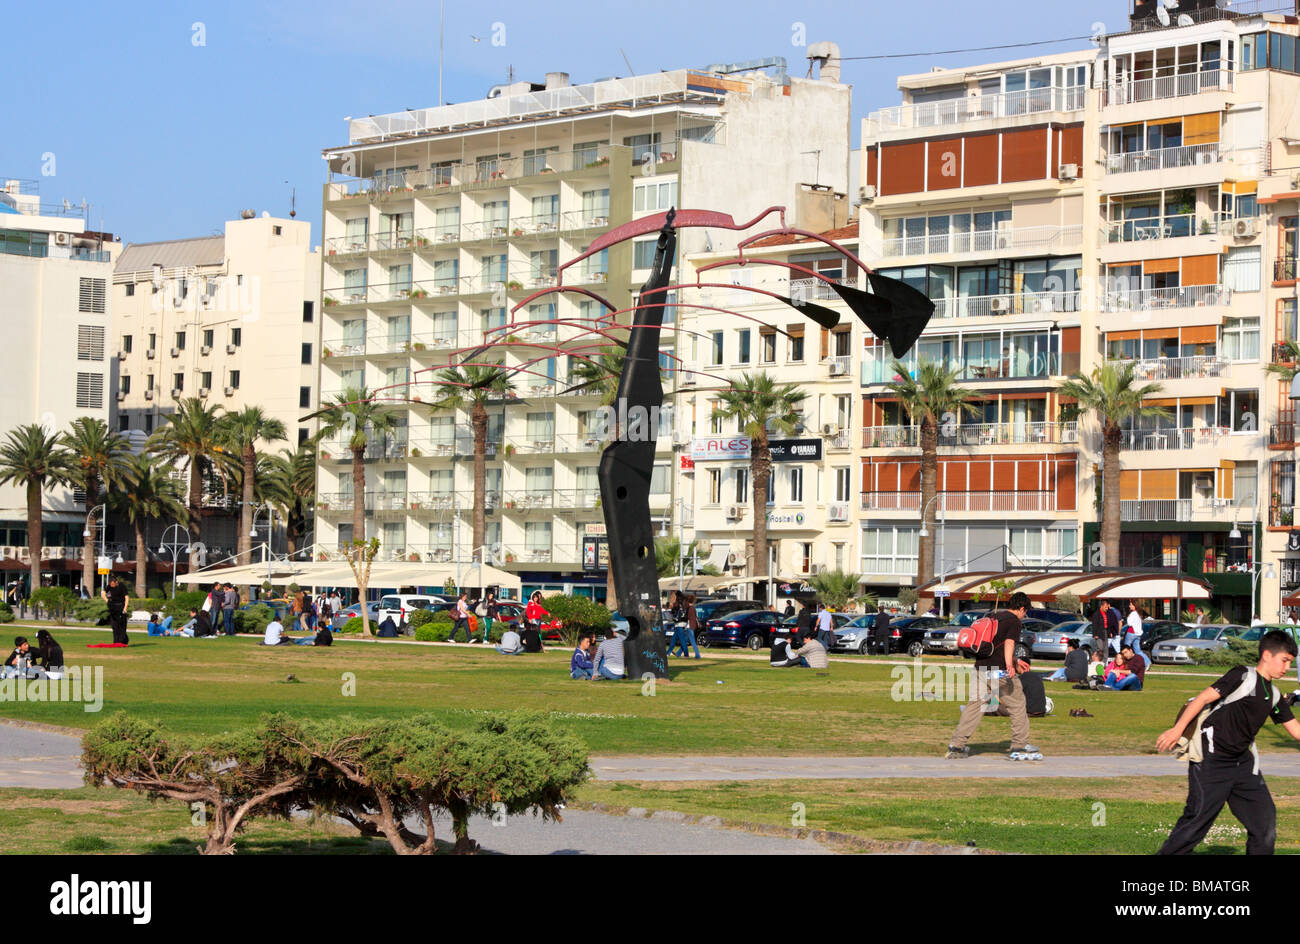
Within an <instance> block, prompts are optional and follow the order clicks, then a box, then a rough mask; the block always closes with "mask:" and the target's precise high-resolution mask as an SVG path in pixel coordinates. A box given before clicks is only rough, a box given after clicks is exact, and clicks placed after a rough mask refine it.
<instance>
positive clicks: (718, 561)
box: [703, 541, 731, 572]
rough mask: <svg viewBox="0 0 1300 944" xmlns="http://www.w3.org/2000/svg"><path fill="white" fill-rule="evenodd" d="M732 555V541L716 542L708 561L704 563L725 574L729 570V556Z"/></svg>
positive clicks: (710, 551) (710, 550)
mask: <svg viewBox="0 0 1300 944" xmlns="http://www.w3.org/2000/svg"><path fill="white" fill-rule="evenodd" d="M730 553H731V542H730V541H714V542H713V546H712V547H711V548H710V549H709V556H708V559H707V560H705V561H704V562H703V563H705V564H712V565H713V566H714V567H716V568H717V569H718V570H721V571H724V572H725V571H726V569H727V555H729V554H730Z"/></svg>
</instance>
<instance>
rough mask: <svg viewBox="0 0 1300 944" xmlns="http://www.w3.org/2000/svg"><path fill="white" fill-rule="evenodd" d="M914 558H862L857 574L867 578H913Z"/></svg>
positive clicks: (914, 573) (914, 570) (914, 571)
mask: <svg viewBox="0 0 1300 944" xmlns="http://www.w3.org/2000/svg"><path fill="white" fill-rule="evenodd" d="M916 562H917V558H915V557H875V556H870V557H862V558H861V559H860V561H859V564H858V573H860V574H865V575H866V576H869V577H915V576H916Z"/></svg>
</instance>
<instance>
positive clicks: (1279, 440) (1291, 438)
mask: <svg viewBox="0 0 1300 944" xmlns="http://www.w3.org/2000/svg"><path fill="white" fill-rule="evenodd" d="M1268 448H1270V449H1294V448H1295V420H1293V419H1292V420H1287V421H1285V422H1279V423H1273V424H1271V425H1270V426H1269V428H1268Z"/></svg>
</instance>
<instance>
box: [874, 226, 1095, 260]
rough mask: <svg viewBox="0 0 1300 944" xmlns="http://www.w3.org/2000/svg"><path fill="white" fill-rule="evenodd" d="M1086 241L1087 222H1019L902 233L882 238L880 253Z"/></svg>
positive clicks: (1065, 247) (1051, 248) (1062, 248)
mask: <svg viewBox="0 0 1300 944" xmlns="http://www.w3.org/2000/svg"><path fill="white" fill-rule="evenodd" d="M1082 244H1083V226H1082V225H1076V226H1019V227H1014V228H1013V227H1003V228H1000V229H996V230H992V229H989V230H976V231H975V232H967V233H940V234H934V235H930V236H898V237H894V238H892V239H886V240H883V241H882V242H881V249H880V254H881V255H882V256H884V257H886V258H890V257H895V256H923V255H941V254H945V255H962V254H967V253H983V252H1014V251H1023V252H1067V251H1069V250H1071V249H1075V250H1077V249H1079V248H1080V247H1081V246H1082Z"/></svg>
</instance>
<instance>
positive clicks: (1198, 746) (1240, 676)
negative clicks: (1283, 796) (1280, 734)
mask: <svg viewBox="0 0 1300 944" xmlns="http://www.w3.org/2000/svg"><path fill="white" fill-rule="evenodd" d="M1295 658H1296V644H1295V640H1293V639H1292V638H1291V637H1290V636H1289V635H1287V633H1286V632H1284V631H1282V630H1279V629H1275V630H1272V631H1271V632H1267V633H1265V634H1264V636H1263V638H1261V639H1260V641H1259V662H1257V663H1256V664H1255V666H1254V667H1253V668H1252V667H1250V666H1244V665H1239V666H1235V667H1234V668H1232V669H1229V670H1228V671H1227V672H1226V673H1225V674H1224V675H1223V677H1222V678H1220V679H1219V680H1218V681H1217V682H1215V683H1214V684H1212V685H1211V686H1210V687H1209V688H1207V689H1205V691H1203V692H1201V694H1199V695H1197V696H1196V697H1195V698H1193V699H1192V700H1191V702H1189V703H1188V705H1187V707H1186V708H1184V709H1183V713H1182V714H1180V715H1179V716H1178V720H1177V721H1176V722H1175V723H1174V726H1173V727H1172V728H1170V729H1169V730H1168V731H1165V732H1164V733H1163V734H1161V735H1160V737H1158V738H1157V739H1156V750H1157V751H1167V750H1169V749H1170V748H1172V747H1174V746H1175V745H1178V744H1179V739H1180V738H1183V737H1187V738H1189V739H1195V740H1194V743H1192V744H1191V745H1189V747H1191V750H1190V751H1189V753H1188V764H1187V804H1186V805H1185V806H1184V807H1183V815H1182V816H1181V817H1180V818H1179V820H1178V822H1177V823H1175V824H1174V828H1173V830H1172V831H1171V832H1170V833H1169V838H1168V839H1167V840H1165V844H1164V845H1163V846H1161V847H1160V855H1185V854H1187V853H1189V852H1191V851H1192V850H1193V849H1195V848H1196V845H1197V844H1198V843H1199V842H1200V841H1201V840H1202V839H1204V838H1205V834H1206V833H1207V832H1209V831H1210V827H1211V826H1213V825H1214V821H1215V819H1216V818H1217V817H1218V815H1219V813H1220V811H1221V810H1222V809H1223V805H1224V804H1225V803H1226V804H1227V805H1228V809H1230V810H1232V815H1233V816H1235V817H1237V819H1238V820H1240V821H1241V823H1242V825H1243V826H1245V827H1246V853H1247V854H1248V855H1272V854H1273V844H1274V841H1275V839H1276V837H1277V808H1276V807H1275V806H1274V804H1273V797H1272V795H1271V794H1270V793H1269V790H1268V785H1267V784H1265V783H1264V776H1263V774H1261V773H1260V770H1259V752H1258V751H1257V750H1256V748H1255V736H1256V735H1257V734H1258V733H1259V729H1260V728H1261V727H1263V725H1264V722H1265V721H1266V720H1267V719H1269V718H1272V719H1273V723H1274V724H1280V725H1281V726H1282V728H1283V729H1284V730H1285V731H1286V733H1287V734H1289V735H1291V737H1293V738H1295V739H1296V740H1298V741H1300V721H1297V720H1296V719H1295V716H1294V715H1292V713H1291V706H1290V704H1289V703H1288V699H1286V698H1284V697H1283V696H1282V693H1281V691H1280V690H1279V689H1278V687H1277V682H1278V681H1279V680H1281V679H1282V678H1283V677H1285V675H1286V674H1287V672H1289V671H1290V670H1291V664H1292V663H1293V662H1294V661H1295ZM1211 706H1213V707H1212V708H1211V711H1210V713H1209V714H1208V715H1206V716H1205V718H1204V719H1203V720H1202V721H1201V722H1200V725H1199V726H1197V725H1196V723H1195V722H1196V719H1197V717H1198V716H1200V714H1201V711H1202V709H1204V708H1207V707H1211ZM1197 755H1199V758H1198V756H1197Z"/></svg>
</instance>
